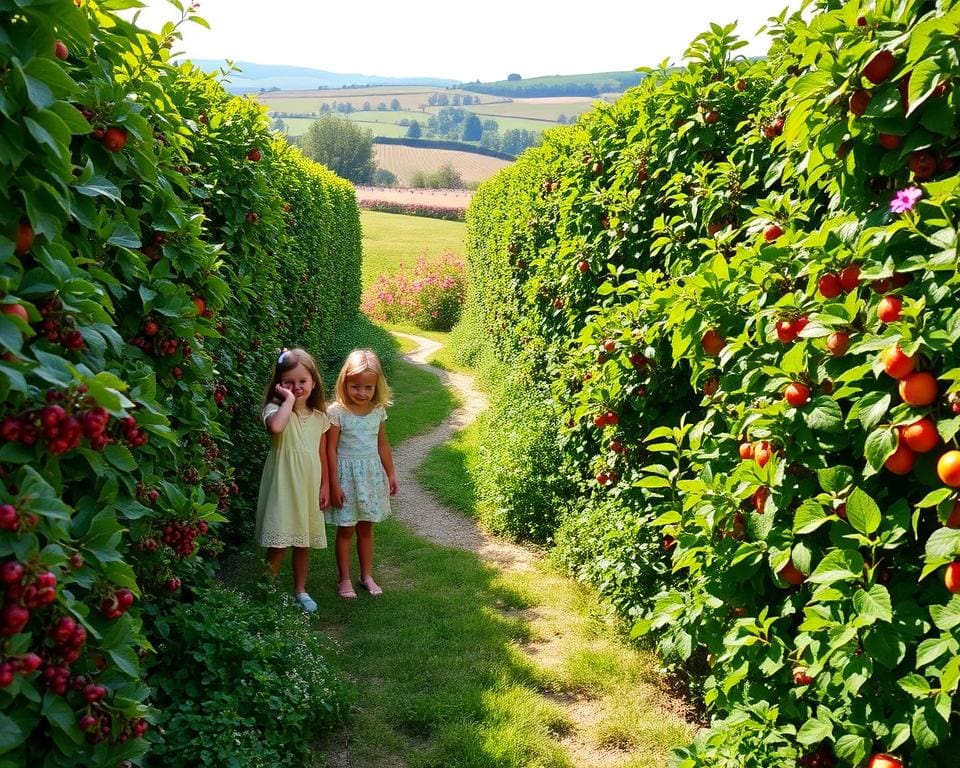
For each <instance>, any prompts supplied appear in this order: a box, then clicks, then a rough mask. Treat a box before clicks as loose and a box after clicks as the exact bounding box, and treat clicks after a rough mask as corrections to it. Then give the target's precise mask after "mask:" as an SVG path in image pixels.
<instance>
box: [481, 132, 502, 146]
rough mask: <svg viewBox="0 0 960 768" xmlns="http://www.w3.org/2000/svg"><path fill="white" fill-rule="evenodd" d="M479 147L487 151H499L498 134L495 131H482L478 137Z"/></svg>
mask: <svg viewBox="0 0 960 768" xmlns="http://www.w3.org/2000/svg"><path fill="white" fill-rule="evenodd" d="M480 146H481V147H486V148H487V149H500V134H499V133H498V132H497V131H484V132H483V136H481V137H480Z"/></svg>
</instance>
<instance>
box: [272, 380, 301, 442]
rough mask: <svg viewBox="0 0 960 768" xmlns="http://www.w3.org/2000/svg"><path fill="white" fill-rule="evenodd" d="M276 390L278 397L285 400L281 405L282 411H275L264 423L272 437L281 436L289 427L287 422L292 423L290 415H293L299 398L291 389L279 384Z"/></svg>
mask: <svg viewBox="0 0 960 768" xmlns="http://www.w3.org/2000/svg"><path fill="white" fill-rule="evenodd" d="M274 389H275V391H276V394H277V396H278V397H281V398H283V403H282V404H281V405H280V410H278V411H274V412H273V413H271V414H270V415H269V416H267V418H266V419H265V420H264V423H265V424H266V426H267V432H269V433H270V434H271V435H279V434H280V433H281V432H283V430H284V428H285V427H286V426H287V422H288V421H290V414H291V413H293V404H294V403H295V402H296V400H297V398H296V397H295V396H294V394H293V392H291V391H290V390H289V389H284V388H283V387H281V386H280V385H279V384H277V386H276V387H274Z"/></svg>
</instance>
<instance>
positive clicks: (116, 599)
mask: <svg viewBox="0 0 960 768" xmlns="http://www.w3.org/2000/svg"><path fill="white" fill-rule="evenodd" d="M133 601H134V597H133V592H131V591H130V590H129V589H127V588H126V587H122V588H121V589H118V590H116V591H115V592H114V593H113V594H112V595H108V596H107V597H105V598H103V600H101V601H100V612H101V613H102V614H103V615H104V616H106V617H107V618H108V619H119V618H120V617H121V616H123V614H125V613H126V612H127V609H128V608H129V607H130V606H131V605H133Z"/></svg>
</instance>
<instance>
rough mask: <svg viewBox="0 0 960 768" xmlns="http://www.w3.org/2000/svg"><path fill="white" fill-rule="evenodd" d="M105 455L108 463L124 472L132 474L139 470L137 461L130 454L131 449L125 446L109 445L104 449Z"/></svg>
mask: <svg viewBox="0 0 960 768" xmlns="http://www.w3.org/2000/svg"><path fill="white" fill-rule="evenodd" d="M103 455H104V456H105V457H106V459H107V461H109V462H110V463H111V464H113V466H115V467H116V468H117V469H119V470H121V471H123V472H132V471H133V470H135V469H136V468H137V461H136V459H134V458H133V454H132V453H130V449H129V448H127V447H125V446H123V445H116V444H114V445H108V446H107V447H106V448H104V449H103Z"/></svg>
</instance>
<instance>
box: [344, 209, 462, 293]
mask: <svg viewBox="0 0 960 768" xmlns="http://www.w3.org/2000/svg"><path fill="white" fill-rule="evenodd" d="M360 226H361V228H362V230H363V266H362V267H361V281H362V283H363V287H364V289H366V288H367V287H368V286H370V285H371V284H372V283H373V282H374V281H375V280H376V279H377V276H378V275H380V274H393V273H394V272H397V271H398V270H399V269H400V268H401V267H407V268H410V267H413V265H414V264H415V263H416V261H417V257H419V256H426V257H427V258H428V259H435V258H436V257H438V256H441V255H442V254H444V253H448V252H449V253H455V254H457V255H459V256H460V257H463V254H464V242H465V238H466V225H465V224H464V223H463V222H460V221H441V220H440V219H428V218H425V217H423V216H402V215H401V214H398V213H380V212H378V211H364V210H361V211H360Z"/></svg>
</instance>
